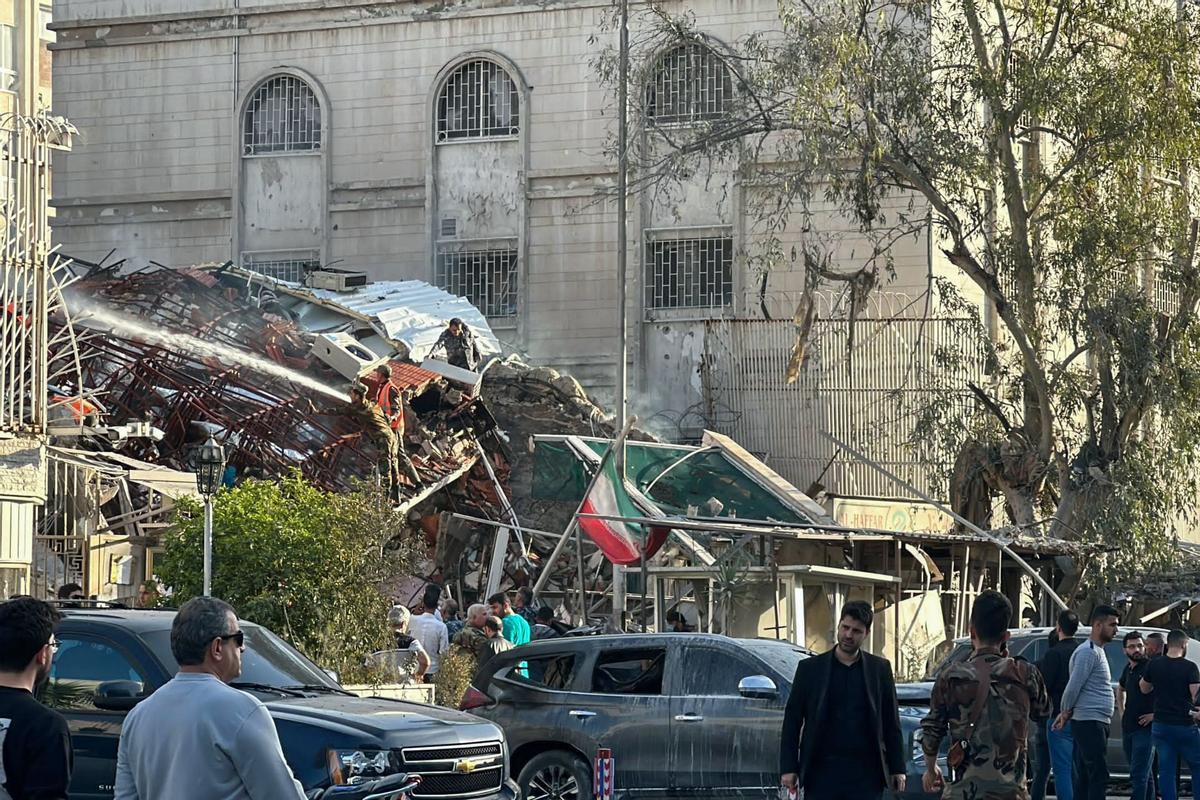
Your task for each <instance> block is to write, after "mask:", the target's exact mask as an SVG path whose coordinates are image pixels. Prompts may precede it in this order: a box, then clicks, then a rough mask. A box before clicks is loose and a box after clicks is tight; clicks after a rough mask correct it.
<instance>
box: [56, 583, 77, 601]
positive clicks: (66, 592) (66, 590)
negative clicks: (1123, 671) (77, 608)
mask: <svg viewBox="0 0 1200 800" xmlns="http://www.w3.org/2000/svg"><path fill="white" fill-rule="evenodd" d="M76 592H79V593H80V594H83V587H82V586H80V585H79V584H78V583H64V584H63V585H62V586H60V587H58V599H59V600H69V599H71V595H73V594H75V593H76Z"/></svg>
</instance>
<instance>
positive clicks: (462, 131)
mask: <svg viewBox="0 0 1200 800" xmlns="http://www.w3.org/2000/svg"><path fill="white" fill-rule="evenodd" d="M435 113H436V119H435V133H434V141H435V143H437V144H451V143H454V142H463V141H472V142H477V141H488V140H511V139H516V138H518V137H519V136H520V135H521V92H520V89H519V87H518V86H517V82H516V80H515V79H514V78H513V76H512V75H511V74H509V72H508V70H507V69H505V68H504V66H503V65H501V64H498V63H497V62H495V61H491V60H489V59H486V58H472V59H470V60H468V61H464V62H463V63H461V64H459V65H458V66H457V67H455V68H454V70H453V71H452V72H451V73H450V74H449V75H447V76H446V79H445V80H444V81H443V82H442V86H441V88H440V89H439V90H438V95H437V108H436V112H435Z"/></svg>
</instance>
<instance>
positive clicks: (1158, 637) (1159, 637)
mask: <svg viewBox="0 0 1200 800" xmlns="http://www.w3.org/2000/svg"><path fill="white" fill-rule="evenodd" d="M1151 639H1153V640H1154V641H1156V642H1158V643H1159V644H1163V643H1165V642H1166V639H1164V638H1163V635H1162V634H1161V633H1159V632H1158V631H1154V632H1153V633H1151V634H1149V635H1147V636H1146V641H1150V640H1151Z"/></svg>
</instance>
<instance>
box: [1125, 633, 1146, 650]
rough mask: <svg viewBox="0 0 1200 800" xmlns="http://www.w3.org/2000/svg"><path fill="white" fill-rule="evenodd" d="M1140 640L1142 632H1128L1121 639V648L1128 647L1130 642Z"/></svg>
mask: <svg viewBox="0 0 1200 800" xmlns="http://www.w3.org/2000/svg"><path fill="white" fill-rule="evenodd" d="M1141 640H1142V632H1141V631H1130V632H1129V633H1127V634H1125V636H1124V637H1123V638H1122V639H1121V646H1122V647H1129V643H1130V642H1134V641H1138V642H1140V641H1141Z"/></svg>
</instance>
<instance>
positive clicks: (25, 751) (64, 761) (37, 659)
mask: <svg viewBox="0 0 1200 800" xmlns="http://www.w3.org/2000/svg"><path fill="white" fill-rule="evenodd" d="M57 624H58V612H57V611H56V610H54V608H53V607H51V606H50V605H49V604H48V603H43V602H42V601H41V600H35V599H34V598H32V597H17V598H14V599H12V600H8V601H6V602H0V798H2V799H3V800H9V799H10V798H11V800H26V798H30V800H65V798H66V797H67V786H68V784H70V782H71V734H70V732H69V731H68V729H67V721H66V720H65V719H63V717H62V716H61V715H60V714H58V713H57V712H55V711H52V710H50V709H49V708H46V707H45V706H43V705H42V704H41V703H39V702H38V701H37V700H35V699H34V696H33V692H34V690H35V689H36V688H37V687H38V686H39V685H40V684H41V683H42V682H43V681H45V680H46V677H47V676H48V675H49V674H50V664H51V661H52V660H53V658H54V652H55V651H56V650H58V643H57V642H56V641H55V640H54V626H55V625H57Z"/></svg>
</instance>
